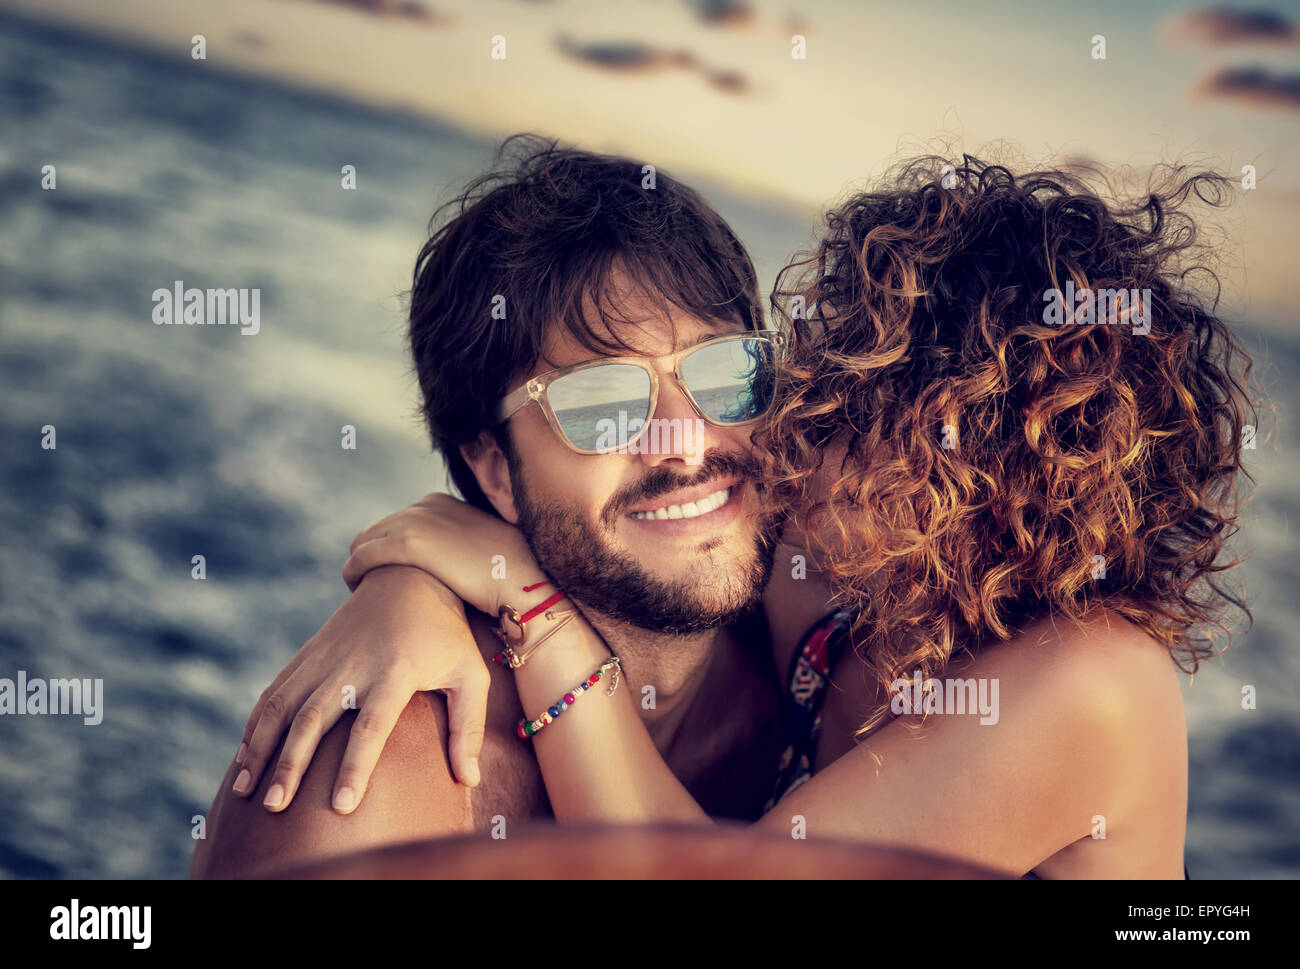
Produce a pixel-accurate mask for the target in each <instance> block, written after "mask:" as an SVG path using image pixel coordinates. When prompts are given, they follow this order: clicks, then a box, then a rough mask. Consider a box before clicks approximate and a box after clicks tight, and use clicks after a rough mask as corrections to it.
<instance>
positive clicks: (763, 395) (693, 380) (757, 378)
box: [682, 337, 776, 424]
mask: <svg viewBox="0 0 1300 969" xmlns="http://www.w3.org/2000/svg"><path fill="white" fill-rule="evenodd" d="M682 380H683V381H685V383H686V388H687V389H688V390H689V391H690V392H691V396H692V397H694V398H695V403H696V404H698V405H699V408H700V410H702V411H703V412H704V414H705V416H707V417H708V418H709V420H712V421H717V422H718V423H719V424H738V423H740V422H742V421H750V420H753V419H754V418H756V417H762V416H763V415H764V414H765V413H767V410H768V408H769V407H771V406H772V399H773V397H774V395H775V392H776V347H775V345H774V344H773V343H772V341H771V340H767V339H762V338H759V337H736V338H735V339H733V340H721V341H719V342H717V343H710V344H709V345H708V346H703V347H700V348H699V349H698V350H695V351H693V352H692V353H690V354H688V355H687V356H686V357H684V358H683V359H682Z"/></svg>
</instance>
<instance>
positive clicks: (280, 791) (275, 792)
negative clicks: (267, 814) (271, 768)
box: [262, 784, 284, 808]
mask: <svg viewBox="0 0 1300 969" xmlns="http://www.w3.org/2000/svg"><path fill="white" fill-rule="evenodd" d="M283 800H284V787H283V786H282V785H280V784H272V785H271V789H270V790H269V791H267V792H266V800H265V801H263V802H262V806H263V807H269V808H278V807H279V806H280V802H281V801H283Z"/></svg>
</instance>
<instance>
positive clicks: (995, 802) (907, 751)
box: [348, 499, 1177, 873]
mask: <svg viewBox="0 0 1300 969" xmlns="http://www.w3.org/2000/svg"><path fill="white" fill-rule="evenodd" d="M445 501H454V499H445ZM458 504H459V503H458ZM475 516H480V517H477V518H476V517H475ZM436 517H438V518H440V520H441V525H440V526H434V527H429V528H426V529H424V530H423V532H422V535H421V536H419V537H415V536H413V535H412V534H410V533H409V532H408V533H407V534H405V535H404V536H403V537H402V538H400V539H399V540H397V542H396V545H397V546H400V547H401V548H403V549H405V550H406V551H407V552H413V553H415V554H413V555H412V556H411V557H409V558H403V557H400V556H396V557H395V556H394V555H393V554H392V553H393V546H394V543H393V542H388V541H386V539H384V537H382V536H375V537H372V541H371V543H370V551H369V552H368V553H367V557H366V558H365V559H358V556H356V555H355V554H354V559H358V561H354V562H350V563H349V569H348V572H349V574H350V575H352V576H356V575H360V574H364V570H365V569H364V567H373V566H374V565H379V564H410V565H420V566H422V567H424V566H427V565H431V566H432V567H433V568H434V569H442V570H444V571H445V570H446V569H447V568H448V566H447V565H446V563H447V562H448V556H446V554H445V549H446V548H447V547H450V545H449V539H450V537H451V536H452V535H455V536H456V539H455V541H456V544H457V545H459V546H462V547H466V546H465V543H466V541H468V542H469V544H468V546H467V547H469V548H471V549H478V550H480V551H479V554H482V553H483V552H485V551H486V550H487V549H488V548H492V547H497V546H500V545H503V544H509V541H510V539H509V536H508V535H506V534H504V533H500V530H501V529H510V528H511V526H509V525H506V524H505V523H502V522H500V521H498V520H496V519H492V518H491V517H490V516H486V515H483V514H482V513H481V512H476V511H474V510H473V509H469V510H468V512H466V511H465V510H464V508H463V506H462V507H461V508H456V507H454V506H445V505H440V506H439V508H438V515H437V516H436ZM440 528H441V529H443V530H442V531H440V530H439V529H440ZM467 533H478V534H479V537H478V538H475V539H473V540H467V539H466V535H467ZM386 545H387V546H388V547H385V546H386ZM439 546H441V548H442V549H443V553H442V554H441V555H439V554H437V552H438V549H439ZM365 547H366V543H363V544H362V545H361V546H360V547H359V549H358V551H360V549H361V548H365ZM512 554H513V555H515V556H516V557H517V558H516V561H519V562H520V563H521V565H522V568H523V570H524V572H525V573H528V574H532V572H533V570H534V569H536V563H534V562H531V560H530V561H528V562H523V561H522V558H521V556H523V555H525V554H526V553H524V552H522V551H521V550H519V549H518V548H517V547H516V549H515V551H514V552H513V553H512ZM367 561H368V562H369V566H367V565H366V562H367ZM363 566H364V567H363ZM440 577H441V578H444V581H448V584H449V585H451V586H452V588H457V583H456V582H455V581H450V580H448V578H447V577H446V576H440ZM461 588H463V589H465V590H466V591H472V590H470V589H469V587H468V585H466V584H463V583H462V585H461ZM458 591H460V589H458ZM480 608H483V606H480ZM1071 629H1073V627H1071ZM1133 636H1134V633H1133V630H1132V628H1131V627H1127V626H1126V625H1125V626H1122V627H1121V626H1117V627H1116V628H1115V629H1114V630H1107V629H1105V628H1101V629H1091V630H1090V631H1089V632H1088V634H1087V636H1086V637H1083V638H1082V639H1081V638H1080V637H1079V636H1078V635H1075V634H1073V633H1070V632H1068V631H1067V632H1061V631H1057V630H1054V629H1052V628H1051V627H1045V628H1044V629H1043V630H1040V632H1039V633H1038V634H1036V635H1035V637H1033V638H1032V641H1030V638H1029V637H1022V638H1021V640H1018V641H1013V642H1011V643H1003V644H998V645H995V646H992V647H990V648H988V649H986V650H985V651H983V652H982V653H981V654H980V655H979V656H978V657H977V658H976V659H975V660H974V661H972V662H970V663H969V664H968V665H967V666H965V667H964V668H962V669H961V670H960V671H958V670H956V669H952V670H950V671H949V672H948V673H947V676H948V677H949V678H954V677H957V676H960V677H961V678H963V679H970V680H974V681H975V683H976V685H977V689H978V684H980V683H981V682H982V683H983V684H984V688H985V690H986V695H987V696H989V697H996V700H997V703H996V710H995V717H985V718H983V719H985V720H986V721H989V722H985V723H981V717H980V716H979V715H978V714H961V715H951V714H935V715H931V716H930V717H929V719H928V721H927V722H926V723H925V724H924V726H922V727H921V728H920V729H918V730H910V729H907V727H906V725H905V723H904V722H903V721H902V720H899V721H896V722H894V723H891V724H889V725H888V726H886V727H884V728H882V729H881V730H879V731H877V732H876V733H875V734H873V735H872V737H871V738H870V741H869V743H868V744H865V745H863V746H859V747H856V748H854V749H852V750H850V751H849V752H848V753H847V754H845V755H844V756H842V757H840V758H839V759H838V760H836V761H835V762H834V763H833V764H831V765H829V766H827V767H826V768H825V769H823V770H820V771H819V772H818V773H817V774H816V775H815V776H814V777H813V778H811V779H810V780H809V781H808V782H807V783H805V784H803V785H802V786H800V787H799V788H798V789H797V790H795V791H793V792H792V793H791V794H790V795H789V796H787V797H786V798H785V799H783V800H782V801H781V803H780V804H779V805H778V806H777V807H776V808H775V809H774V810H773V811H771V812H770V813H769V814H767V815H766V816H765V817H763V818H762V819H760V821H759V822H757V823H758V824H760V825H763V826H766V827H771V828H776V829H781V830H784V831H793V832H798V831H802V832H804V833H806V834H808V835H810V836H814V837H818V836H821V837H841V838H851V839H858V840H869V841H876V842H885V843H896V844H902V845H907V846H910V847H913V848H920V849H924V850H928V851H933V852H938V853H943V854H949V855H953V856H958V857H962V858H966V859H970V860H972V861H976V862H980V863H983V864H985V865H988V866H990V867H994V868H1000V869H1003V870H1006V871H1009V872H1015V873H1020V872H1023V871H1026V870H1028V869H1029V868H1031V867H1033V866H1034V865H1035V864H1037V863H1039V862H1040V861H1042V860H1043V859H1044V858H1047V857H1049V856H1050V855H1052V854H1054V853H1056V852H1057V851H1059V850H1060V849H1061V848H1063V847H1065V846H1066V845H1069V844H1071V843H1073V842H1074V841H1077V840H1079V839H1080V838H1084V837H1087V836H1088V835H1089V834H1090V832H1091V831H1092V830H1093V829H1094V827H1095V825H1096V820H1095V819H1096V818H1097V817H1098V816H1102V817H1106V818H1108V820H1109V821H1111V822H1113V821H1114V820H1115V819H1118V818H1123V817H1127V816H1130V815H1131V814H1132V812H1133V811H1134V810H1136V808H1137V807H1138V806H1137V805H1134V804H1131V803H1129V802H1127V801H1126V800H1125V797H1126V794H1125V792H1127V791H1132V790H1134V789H1135V788H1136V787H1137V784H1136V783H1135V777H1134V776H1133V766H1132V765H1133V764H1134V763H1135V762H1138V761H1136V760H1135V758H1134V757H1133V756H1131V755H1130V745H1131V744H1132V742H1133V741H1134V738H1135V737H1141V736H1142V735H1143V733H1144V732H1145V731H1151V730H1162V729H1165V728H1166V727H1167V723H1166V721H1168V720H1169V717H1170V711H1169V710H1167V709H1165V707H1167V706H1168V704H1167V703H1164V702H1163V701H1162V703H1161V704H1158V705H1156V706H1158V707H1159V709H1147V710H1146V711H1145V712H1143V711H1144V704H1145V706H1146V707H1148V708H1149V707H1151V704H1150V703H1149V700H1150V697H1146V696H1144V693H1143V691H1144V690H1145V689H1146V687H1145V685H1144V684H1145V683H1149V682H1150V679H1151V678H1152V677H1157V676H1159V675H1160V670H1161V669H1162V668H1163V667H1167V666H1168V662H1167V659H1166V658H1165V657H1163V655H1159V651H1158V650H1157V651H1154V652H1152V651H1150V650H1148V651H1146V652H1145V654H1144V655H1147V656H1149V657H1157V658H1155V659H1152V660H1150V661H1149V664H1150V663H1154V664H1155V665H1153V666H1151V665H1149V668H1148V669H1146V670H1145V671H1144V672H1145V673H1146V674H1147V675H1146V676H1141V675H1138V676H1135V675H1134V673H1135V668H1134V657H1135V655H1136V652H1138V651H1135V650H1134V641H1133ZM608 659H609V651H608V648H607V647H606V646H605V644H604V643H603V641H601V639H600V637H599V636H598V635H597V634H596V633H595V631H594V630H593V629H592V628H591V627H590V626H589V625H588V624H586V623H585V622H583V621H574V622H571V623H569V624H568V625H567V626H565V627H564V628H562V629H560V630H559V631H558V632H557V633H555V634H554V635H553V636H552V637H551V639H550V640H548V641H547V643H546V644H545V645H544V646H543V647H542V648H541V649H540V650H539V651H538V652H537V653H536V654H534V655H533V656H532V657H530V658H529V660H528V661H527V662H526V663H525V664H524V666H522V667H521V668H519V669H518V670H516V671H515V678H516V685H517V687H518V691H519V695H520V699H521V702H522V704H523V707H524V711H525V715H526V716H527V717H528V718H530V719H536V718H537V717H538V716H539V715H540V714H541V713H542V712H543V711H545V710H548V708H550V707H551V706H553V705H555V704H556V703H557V701H558V700H559V699H560V698H561V697H563V696H564V695H565V694H566V693H568V692H570V691H572V690H573V688H574V687H575V686H576V685H577V684H578V683H581V682H583V681H585V680H586V679H587V678H588V677H590V676H591V674H592V673H593V672H594V671H595V670H596V669H598V668H599V667H600V666H601V665H602V664H603V663H605V662H606V661H607V660H608ZM849 661H850V662H851V661H852V660H851V658H850V660H849ZM610 683H611V679H610V678H605V679H602V681H601V682H600V683H599V684H597V686H596V687H595V688H594V689H592V690H589V691H587V692H586V693H584V694H582V695H581V696H580V697H577V699H576V700H575V702H574V703H573V704H572V706H571V707H570V708H569V709H567V710H565V711H564V712H562V713H561V714H560V715H559V716H558V717H555V719H554V722H552V723H550V724H549V725H547V726H545V727H543V728H542V729H541V730H540V731H539V732H538V733H537V734H536V735H535V736H533V737H532V738H531V740H528V741H526V742H529V743H532V744H533V745H534V751H535V753H536V755H537V759H538V763H539V765H540V767H541V770H542V774H543V777H544V778H545V781H546V787H547V792H548V795H549V796H550V799H551V805H552V808H553V809H554V812H555V815H556V817H557V818H559V819H565V820H594V821H618V822H643V821H665V820H670V821H673V820H675V821H692V822H707V821H708V818H707V816H706V815H705V813H704V811H703V810H702V809H701V808H700V806H699V805H698V803H696V802H695V800H694V799H693V798H692V797H691V796H690V794H689V792H688V791H687V790H686V789H685V788H684V787H683V786H682V784H681V783H680V782H679V781H678V780H677V778H676V777H675V776H674V775H673V774H672V772H671V771H670V770H669V769H668V767H667V765H666V764H665V762H664V760H663V757H662V756H661V755H660V753H659V751H658V750H657V749H656V748H655V746H654V744H653V742H652V741H651V739H650V736H649V733H648V732H647V730H646V728H645V726H644V724H643V723H642V721H641V718H640V714H639V712H638V710H637V706H636V704H635V696H634V695H633V693H632V691H630V690H627V689H621V690H620V689H616V690H615V691H614V692H613V694H612V695H610V694H609V693H608V689H609V685H610ZM1135 684H1136V686H1135ZM995 685H996V686H995ZM995 688H996V691H997V692H996V694H994V693H993V690H994V689H995ZM1174 692H1175V694H1176V692H1177V691H1176V690H1175V691H1174ZM575 695H576V694H575ZM1163 695H1164V694H1162V696H1163Z"/></svg>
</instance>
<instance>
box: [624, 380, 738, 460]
mask: <svg viewBox="0 0 1300 969" xmlns="http://www.w3.org/2000/svg"><path fill="white" fill-rule="evenodd" d="M650 421H651V424H650V427H649V428H648V429H647V431H646V436H645V438H644V439H643V440H642V442H641V460H642V461H643V462H645V464H646V465H647V466H649V467H658V466H659V465H660V464H663V463H664V462H665V461H677V462H682V463H685V464H689V465H692V466H694V465H698V464H699V463H700V462H701V461H702V460H704V455H705V454H707V453H708V452H709V451H710V450H712V449H713V448H727V447H730V446H731V445H730V444H729V443H728V442H727V441H726V440H725V439H724V438H723V437H722V436H721V435H720V434H719V433H718V431H719V429H718V428H716V427H714V426H713V425H712V424H710V423H708V422H707V421H705V420H704V419H703V418H701V417H700V415H699V413H698V412H697V411H696V410H695V408H694V407H693V406H692V405H691V401H690V398H688V397H687V396H686V391H685V390H683V389H682V387H681V386H680V385H679V384H678V383H677V379H676V377H674V376H673V375H671V374H665V375H662V376H660V378H659V400H658V401H657V402H656V403H655V412H654V413H653V414H651V415H650Z"/></svg>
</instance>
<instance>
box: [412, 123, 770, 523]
mask: <svg viewBox="0 0 1300 969" xmlns="http://www.w3.org/2000/svg"><path fill="white" fill-rule="evenodd" d="M646 176H647V172H646V171H645V170H644V168H643V163H642V162H639V161H633V160H631V159H627V158H618V157H614V156H611V155H599V154H593V153H591V152H587V151H579V150H576V149H572V148H562V147H560V146H559V145H558V144H557V143H556V142H554V141H551V140H549V139H545V138H541V137H538V136H535V135H515V136H514V137H511V138H508V139H506V141H505V142H504V143H503V144H502V145H501V147H500V149H499V150H498V151H497V154H496V157H495V159H494V162H493V165H492V167H491V168H490V169H489V171H488V172H486V173H485V174H483V175H480V176H479V177H477V178H475V179H474V180H473V181H471V182H470V183H469V185H468V186H466V188H465V189H464V191H463V192H461V193H460V194H459V195H458V196H456V198H454V199H452V200H451V201H450V202H448V203H446V204H445V205H443V206H442V207H440V208H439V209H438V211H437V212H436V213H435V214H434V216H433V219H432V221H431V223H430V232H431V236H430V238H429V240H428V241H427V242H426V243H425V244H424V247H423V248H422V249H421V250H420V255H419V257H418V258H417V259H416V263H415V281H414V287H413V289H412V293H411V301H410V341H411V352H412V355H413V358H414V365H415V370H416V374H417V376H418V379H419V383H420V391H421V393H422V395H423V416H424V419H425V422H426V423H427V425H428V428H429V434H430V436H431V437H432V440H433V445H434V447H435V448H436V449H437V450H439V451H440V452H441V453H442V454H443V456H444V457H445V459H446V461H447V466H448V472H449V475H450V477H451V480H452V483H453V484H454V485H455V487H456V488H457V489H458V490H459V492H460V493H461V495H462V496H463V497H464V498H465V500H466V501H468V502H469V503H470V504H473V505H475V506H477V507H479V508H482V509H484V510H486V511H489V512H492V511H493V509H492V506H491V504H490V503H489V502H488V501H487V499H486V498H485V497H484V495H483V493H482V491H481V490H480V489H479V486H478V482H477V481H476V480H475V478H474V474H473V472H472V471H471V470H470V469H469V466H468V465H467V464H466V463H465V461H464V459H463V458H462V457H461V455H460V452H459V451H458V448H459V446H460V445H462V444H466V443H469V442H471V441H473V440H475V439H477V438H478V437H479V435H480V434H481V433H482V432H483V431H484V430H491V431H492V432H493V433H494V434H495V436H496V439H497V441H498V443H500V444H501V446H502V448H503V449H504V450H505V451H506V453H507V454H508V455H509V454H511V453H512V452H511V449H510V440H509V435H508V433H507V429H506V428H505V427H504V426H503V425H500V424H499V422H498V421H497V405H498V402H499V401H500V399H501V398H502V397H504V396H505V395H506V393H508V392H509V391H511V390H513V389H514V387H515V385H516V383H517V382H518V381H520V380H521V379H522V378H523V376H525V375H526V374H527V373H528V372H529V371H530V370H531V369H532V368H533V367H534V366H535V365H536V363H537V361H538V360H539V359H542V349H543V336H544V334H545V331H546V327H547V326H549V325H554V326H560V327H563V328H564V330H566V331H567V332H568V333H569V334H571V335H572V336H573V337H574V338H575V339H576V340H577V341H578V342H579V343H580V344H581V345H582V346H584V347H586V348H588V349H590V350H591V351H592V354H593V355H594V356H598V355H603V354H613V353H619V352H627V351H628V349H629V348H628V345H627V344H626V343H625V342H624V341H623V339H622V338H621V337H620V335H619V333H620V330H621V329H622V326H623V325H627V324H632V323H636V322H639V321H637V320H632V319H629V318H628V317H627V315H626V314H625V312H624V310H623V307H622V306H621V305H620V303H621V301H622V300H625V299H626V298H627V296H628V293H627V292H626V290H624V291H622V292H620V291H619V289H618V288H617V287H616V286H615V285H614V284H615V279H614V277H615V275H616V274H619V275H620V276H621V277H622V278H626V279H630V280H631V281H632V283H634V284H635V287H636V290H637V292H636V294H635V295H636V296H637V297H639V298H642V299H647V300H649V301H650V302H651V304H652V305H654V306H655V307H656V308H657V309H658V310H659V311H660V312H662V313H663V315H664V316H665V317H666V318H668V319H669V320H672V319H673V318H674V316H675V315H677V316H680V315H682V314H688V315H691V316H694V317H696V318H698V319H701V320H705V321H709V322H740V323H741V324H743V325H744V326H746V327H750V328H758V327H760V326H762V321H763V310H762V303H761V300H760V297H759V292H758V280H757V276H756V274H755V272H754V266H753V263H752V262H751V261H750V258H749V254H748V253H747V252H746V251H745V248H744V247H743V246H742V245H741V244H740V240H739V239H737V238H736V235H735V233H734V232H733V231H732V230H731V227H730V226H728V225H727V223H726V222H725V221H724V220H723V218H722V217H721V216H720V215H718V213H717V212H715V211H714V210H713V209H712V208H711V207H710V206H709V205H708V204H707V203H706V202H705V201H704V199H703V198H701V197H700V195H699V194H697V193H696V192H694V191H693V190H691V189H689V188H687V187H686V186H685V185H682V184H681V183H680V182H678V181H676V180H675V179H673V178H672V177H670V176H669V175H667V174H665V173H664V172H663V171H655V172H653V179H654V184H653V187H649V186H648V184H647V181H648V180H647V178H646ZM643 186H646V187H643ZM498 297H502V298H504V302H503V301H502V299H499V298H498ZM494 307H503V308H504V318H503V319H498V318H494V313H493V309H494ZM495 315H496V316H501V315H502V314H501V313H497V314H495Z"/></svg>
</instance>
